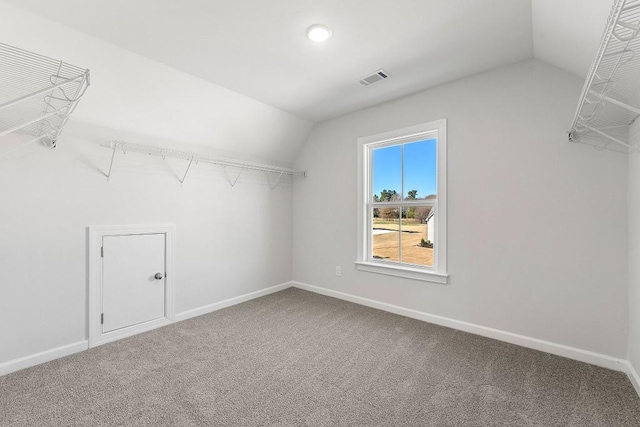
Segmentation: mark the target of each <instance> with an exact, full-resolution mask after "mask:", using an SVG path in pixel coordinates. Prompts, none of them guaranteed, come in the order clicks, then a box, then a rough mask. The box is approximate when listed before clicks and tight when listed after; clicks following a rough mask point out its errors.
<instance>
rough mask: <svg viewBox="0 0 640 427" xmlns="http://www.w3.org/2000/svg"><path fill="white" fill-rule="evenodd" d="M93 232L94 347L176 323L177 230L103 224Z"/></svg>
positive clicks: (91, 339) (91, 330) (91, 333)
mask: <svg viewBox="0 0 640 427" xmlns="http://www.w3.org/2000/svg"><path fill="white" fill-rule="evenodd" d="M89 233H90V254H89V259H90V265H89V269H90V283H89V299H90V308H89V346H90V347H95V346H97V345H100V344H104V343H107V342H111V341H115V340H117V339H120V338H124V337H127V336H130V335H134V334H137V333H140V332H144V331H148V330H150V329H154V328H157V327H160V326H164V325H167V324H169V323H171V322H172V321H173V320H174V301H173V299H174V297H173V295H174V292H173V281H174V278H173V277H174V271H173V269H172V265H173V264H172V254H173V250H172V248H173V234H174V226H173V225H131V226H99V227H89Z"/></svg>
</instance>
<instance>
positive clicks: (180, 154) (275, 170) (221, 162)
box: [103, 141, 307, 190]
mask: <svg viewBox="0 0 640 427" xmlns="http://www.w3.org/2000/svg"><path fill="white" fill-rule="evenodd" d="M103 147H105V148H109V149H111V150H112V153H111V161H110V163H109V170H108V172H107V173H106V174H105V176H106V177H107V181H110V180H111V175H112V172H113V163H114V159H115V156H116V152H117V151H119V150H120V151H122V153H123V154H126V153H127V152H134V153H141V154H148V155H150V156H159V157H162V158H163V159H166V158H167V157H169V158H175V159H182V160H187V161H188V162H189V163H188V164H187V168H186V170H185V172H184V175H183V176H182V179H180V177H178V181H179V182H180V184H184V182H185V180H186V179H187V175H188V174H189V171H190V170H191V166H192V165H193V164H194V163H195V164H199V163H208V164H213V165H218V166H221V167H222V170H223V172H224V174H225V177H226V178H227V181H228V182H229V185H231V187H232V188H233V187H235V185H236V184H237V182H238V180H239V179H240V176H241V175H242V174H243V173H244V172H246V171H247V170H256V171H262V172H264V173H265V174H266V175H267V180H268V182H269V187H270V188H271V189H272V190H274V189H275V188H276V187H278V185H280V183H281V182H282V178H283V177H284V176H292V177H296V176H298V177H306V176H307V174H306V172H304V171H298V170H295V169H289V168H283V167H280V166H273V165H267V164H263V163H255V162H247V161H242V160H236V159H231V158H227V157H213V156H207V155H202V154H199V153H195V152H191V151H181V150H175V149H171V148H163V147H156V146H152V145H144V144H136V143H131V142H124V141H111V142H109V143H108V144H106V145H103ZM227 167H233V168H238V169H239V171H238V174H237V175H235V178H233V179H232V175H229V172H228V171H227ZM270 174H274V175H276V176H277V178H276V180H275V181H274V182H272V180H271V178H270Z"/></svg>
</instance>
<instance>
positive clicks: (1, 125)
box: [0, 43, 89, 148]
mask: <svg viewBox="0 0 640 427" xmlns="http://www.w3.org/2000/svg"><path fill="white" fill-rule="evenodd" d="M88 86H89V70H86V69H82V68H79V67H76V66H74V65H70V64H67V63H65V62H62V61H58V60H55V59H51V58H47V57H46V56H42V55H38V54H36V53H32V52H28V51H26V50H23V49H19V48H17V47H13V46H9V45H6V44H3V43H0V137H3V136H5V135H9V134H17V135H26V136H28V137H27V140H28V141H38V140H40V141H41V142H42V143H43V145H45V146H48V147H51V148H53V147H55V146H56V140H57V139H58V136H60V133H61V132H62V129H63V128H64V126H65V124H66V123H67V120H68V119H69V116H71V114H72V113H73V111H74V110H75V108H76V106H77V105H78V101H79V100H80V98H82V96H83V95H84V93H85V91H86V90H87V87H88Z"/></svg>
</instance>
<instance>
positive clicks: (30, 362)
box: [0, 282, 292, 376]
mask: <svg viewBox="0 0 640 427" xmlns="http://www.w3.org/2000/svg"><path fill="white" fill-rule="evenodd" d="M291 286H292V285H291V282H286V283H282V284H280V285H276V286H271V287H269V288H266V289H261V290H259V291H256V292H251V293H248V294H245V295H240V296H238V297H235V298H229V299H227V300H224V301H220V302H217V303H214V304H209V305H205V306H203V307H199V308H196V309H193V310H188V311H184V312H182V313H179V314H177V315H176V318H175V321H176V322H178V321H180V320H186V319H190V318H192V317H196V316H200V315H203V314H207V313H211V312H213V311H216V310H220V309H222V308H225V307H230V306H232V305H236V304H240V303H241V302H245V301H249V300H252V299H254V298H259V297H262V296H265V295H269V294H272V293H274V292H278V291H282V290H284V289H287V288H290V287H291ZM169 323H171V322H169ZM167 324H168V323H167ZM137 332H140V331H137ZM101 344H104V343H101ZM87 349H89V341H79V342H77V343H73V344H69V345H65V346H62V347H58V348H54V349H51V350H46V351H43V352H41V353H37V354H32V355H29V356H25V357H21V358H19V359H14V360H9V361H7V362H3V363H0V376H2V375H7V374H10V373H12V372H16V371H19V370H21V369H25V368H30V367H32V366H36V365H39V364H41V363H45V362H49V361H51V360H55V359H59V358H61V357H65V356H68V355H70V354H74V353H78V352H81V351H84V350H87Z"/></svg>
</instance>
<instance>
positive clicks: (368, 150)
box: [355, 119, 448, 284]
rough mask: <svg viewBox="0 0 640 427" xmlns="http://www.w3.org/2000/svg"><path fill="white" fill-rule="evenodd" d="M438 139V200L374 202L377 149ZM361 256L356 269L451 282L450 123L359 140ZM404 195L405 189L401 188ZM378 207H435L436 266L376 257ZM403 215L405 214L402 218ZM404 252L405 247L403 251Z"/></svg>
mask: <svg viewBox="0 0 640 427" xmlns="http://www.w3.org/2000/svg"><path fill="white" fill-rule="evenodd" d="M434 136H435V137H436V141H437V142H436V191H437V199H436V200H429V199H427V200H424V199H423V200H404V194H402V197H401V200H398V201H393V202H374V201H373V188H372V180H373V173H372V165H373V150H374V149H376V148H383V147H390V146H394V145H399V144H407V143H411V142H418V141H424V140H428V139H433V137H434ZM357 181H358V207H357V215H358V248H357V249H358V254H357V259H356V262H355V264H356V269H358V270H361V271H368V272H372V273H379V274H387V275H392V276H397V277H404V278H408V279H415V280H422V281H428V282H434V283H441V284H446V283H447V277H448V273H447V121H446V119H441V120H436V121H432V122H428V123H422V124H419V125H415V126H410V127H405V128H401V129H396V130H392V131H389V132H384V133H379V134H375V135H370V136H366V137H361V138H358V180H357ZM401 191H402V192H403V193H404V188H403V189H401ZM374 206H375V207H383V206H389V207H398V208H400V209H402V208H406V207H417V206H433V207H434V208H435V209H436V210H435V214H434V215H435V221H436V222H435V229H434V233H435V242H434V265H433V267H428V266H420V265H417V264H409V263H403V262H399V261H387V260H377V259H374V258H373V257H372V255H373V254H372V241H373V238H372V233H371V230H372V221H373V215H372V214H371V212H373V208H374ZM400 216H401V215H400ZM399 250H401V248H400V249H399Z"/></svg>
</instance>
